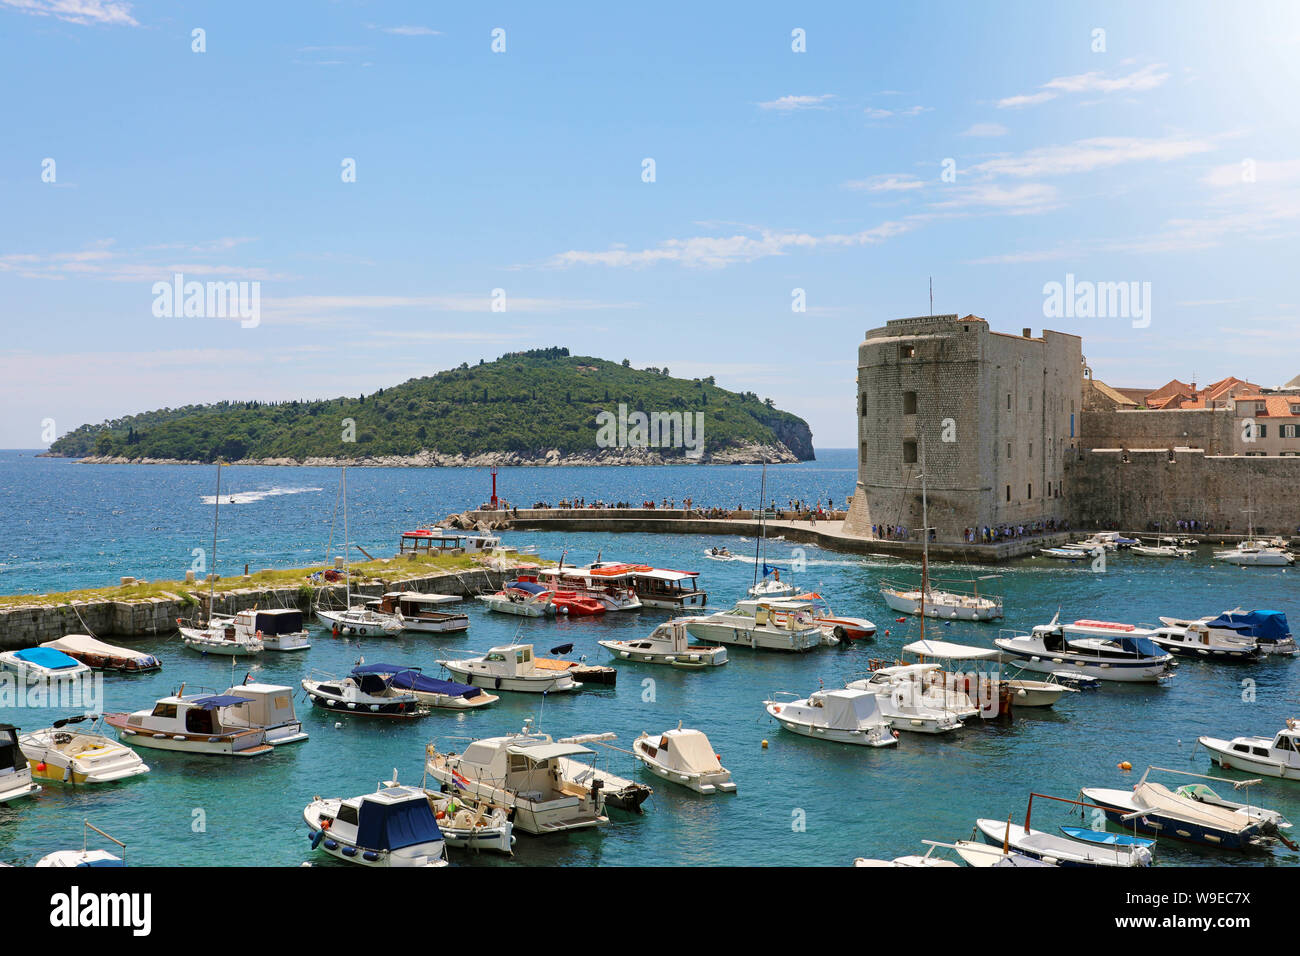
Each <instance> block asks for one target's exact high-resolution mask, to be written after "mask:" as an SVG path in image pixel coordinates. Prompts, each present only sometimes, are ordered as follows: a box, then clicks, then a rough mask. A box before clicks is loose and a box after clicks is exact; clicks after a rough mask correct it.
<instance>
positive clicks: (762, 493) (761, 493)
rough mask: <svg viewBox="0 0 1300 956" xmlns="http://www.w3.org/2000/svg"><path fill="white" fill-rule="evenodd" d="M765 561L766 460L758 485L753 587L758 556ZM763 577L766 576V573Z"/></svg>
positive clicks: (756, 574)
mask: <svg viewBox="0 0 1300 956" xmlns="http://www.w3.org/2000/svg"><path fill="white" fill-rule="evenodd" d="M760 549H761V553H762V555H763V561H764V562H765V563H766V561H767V462H763V479H762V481H761V483H760V484H759V486H758V540H757V541H755V542H754V587H758V556H759V553H760ZM763 577H765V578H766V577H767V575H766V574H764V575H763Z"/></svg>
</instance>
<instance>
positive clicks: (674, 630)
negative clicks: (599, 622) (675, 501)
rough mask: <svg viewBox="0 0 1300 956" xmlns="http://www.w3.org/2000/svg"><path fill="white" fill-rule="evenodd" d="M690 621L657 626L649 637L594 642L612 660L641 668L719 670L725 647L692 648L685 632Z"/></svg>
mask: <svg viewBox="0 0 1300 956" xmlns="http://www.w3.org/2000/svg"><path fill="white" fill-rule="evenodd" d="M690 620H691V618H677V619H675V620H672V621H668V622H667V623H664V624H660V625H659V626H658V627H656V628H655V629H654V630H653V631H651V632H650V636H649V637H641V638H633V639H632V640H629V641H597V642H596V643H597V644H599V645H600V646H601V647H603V648H605V649H606V650H608V651H609V652H610V653H611V654H613V655H614V656H615V657H617V658H619V659H620V660H625V661H638V662H640V663H643V664H667V665H669V666H671V667H681V668H685V669H688V670H697V669H699V668H703V667H720V666H721V665H723V664H725V663H727V649H726V648H725V647H706V646H704V645H702V644H692V643H691V636H690V633H689V632H688V631H687V629H686V625H687V622H688V621H690Z"/></svg>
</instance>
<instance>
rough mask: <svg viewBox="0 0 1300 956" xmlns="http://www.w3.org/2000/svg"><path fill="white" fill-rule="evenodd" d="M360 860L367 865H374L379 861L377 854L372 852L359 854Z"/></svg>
mask: <svg viewBox="0 0 1300 956" xmlns="http://www.w3.org/2000/svg"><path fill="white" fill-rule="evenodd" d="M361 858H362V859H363V860H365V861H366V862H368V863H374V862H375V861H376V860H378V859H379V854H378V853H376V852H375V851H374V850H367V851H366V852H365V853H362V854H361Z"/></svg>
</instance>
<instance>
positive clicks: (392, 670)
mask: <svg viewBox="0 0 1300 956" xmlns="http://www.w3.org/2000/svg"><path fill="white" fill-rule="evenodd" d="M419 669H420V668H418V667H407V666H406V665H405V664H361V665H359V666H357V667H354V668H352V676H353V677H361V676H363V675H365V674H398V673H401V672H402V671H418V670H419Z"/></svg>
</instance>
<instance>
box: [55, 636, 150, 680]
mask: <svg viewBox="0 0 1300 956" xmlns="http://www.w3.org/2000/svg"><path fill="white" fill-rule="evenodd" d="M41 647H50V648H53V649H54V650H56V651H62V652H63V653H64V654H67V655H68V656H69V657H71V658H73V659H74V660H78V661H80V662H81V663H83V664H85V665H86V666H87V667H89V668H90V669H91V670H96V671H120V672H121V673H124V674H144V673H147V672H149V671H156V670H162V661H160V660H159V659H158V658H156V657H154V656H153V655H152V654H145V653H143V652H142V651H137V650H133V649H132V648H129V647H118V646H116V645H114V644H105V643H104V642H103V641H99V640H96V639H95V638H93V637H91V636H90V635H88V634H65V635H64V636H63V637H60V638H58V639H57V640H53V641H46V642H45V643H43V644H42V645H41Z"/></svg>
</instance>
